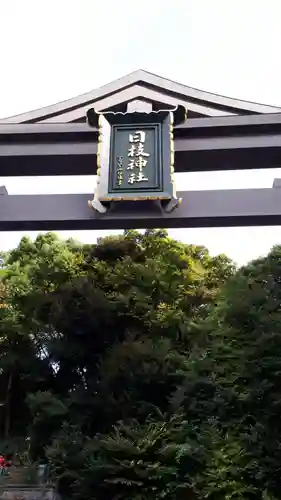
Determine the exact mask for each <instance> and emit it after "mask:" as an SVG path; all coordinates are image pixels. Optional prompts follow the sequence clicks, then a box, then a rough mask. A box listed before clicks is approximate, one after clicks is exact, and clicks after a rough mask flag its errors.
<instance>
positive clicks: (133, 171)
mask: <svg viewBox="0 0 281 500" xmlns="http://www.w3.org/2000/svg"><path fill="white" fill-rule="evenodd" d="M129 143H130V144H131V145H130V147H129V149H128V160H129V161H128V166H127V170H128V183H129V184H135V183H136V182H148V178H147V177H146V173H145V168H146V166H147V162H148V158H149V156H150V154H149V153H147V152H146V151H145V148H144V146H145V132H143V131H141V130H138V131H136V132H135V133H133V134H129Z"/></svg>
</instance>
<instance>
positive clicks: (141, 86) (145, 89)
mask: <svg viewBox="0 0 281 500" xmlns="http://www.w3.org/2000/svg"><path fill="white" fill-rule="evenodd" d="M134 100H143V101H146V102H150V103H152V107H153V109H155V110H158V109H163V107H165V109H167V108H174V107H175V106H177V105H183V106H185V108H186V109H187V111H188V118H200V117H220V116H231V115H234V116H235V115H249V114H265V113H280V112H281V108H278V107H275V106H267V105H263V104H256V103H251V102H247V101H242V100H238V99H232V98H228V97H223V96H220V95H217V94H212V93H209V92H204V91H202V90H197V89H194V88H192V87H187V86H186V85H182V84H180V83H176V82H173V81H172V80H168V79H166V78H162V77H161V76H157V75H154V74H153V73H149V72H147V71H144V70H138V71H134V72H133V73H130V74H129V75H127V76H124V77H122V78H120V79H118V80H115V81H113V82H111V83H108V84H106V85H104V86H102V87H100V88H98V89H95V90H92V91H90V92H88V93H85V94H83V95H80V96H78V97H74V98H72V99H69V100H66V101H63V102H60V103H57V104H54V105H51V106H46V107H44V108H40V109H37V110H34V111H30V112H27V113H23V114H20V115H15V116H12V117H10V118H5V119H2V120H0V123H3V124H4V123H6V124H8V123H69V122H78V123H79V122H80V123H81V122H85V121H86V113H87V111H88V109H90V108H95V109H96V110H97V111H105V110H109V109H110V110H113V111H114V110H115V111H123V112H124V111H126V106H127V103H128V102H130V101H134Z"/></svg>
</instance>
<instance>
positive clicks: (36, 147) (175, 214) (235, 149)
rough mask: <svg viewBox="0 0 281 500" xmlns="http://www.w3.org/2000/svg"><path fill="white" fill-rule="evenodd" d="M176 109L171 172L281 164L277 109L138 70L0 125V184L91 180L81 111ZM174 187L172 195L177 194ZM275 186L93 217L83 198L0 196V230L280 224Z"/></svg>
mask: <svg viewBox="0 0 281 500" xmlns="http://www.w3.org/2000/svg"><path fill="white" fill-rule="evenodd" d="M176 106H184V107H185V108H186V109H187V110H188V119H187V121H186V122H185V123H183V124H181V125H178V126H176V127H175V129H174V148H175V171H176V172H198V171H212V170H242V169H261V168H276V167H279V166H280V165H281V108H277V107H272V106H264V105H260V104H254V103H249V102H244V101H239V100H236V99H229V98H226V97H222V96H218V95H214V94H210V93H207V92H203V91H200V90H196V89H193V88H190V87H187V86H185V85H181V84H179V83H175V82H173V81H170V80H167V79H165V78H161V77H160V76H157V75H154V74H151V73H148V72H146V71H142V70H138V71H135V72H133V73H131V74H130V75H127V76H125V77H123V78H121V79H119V80H116V81H114V82H112V83H109V84H107V85H105V86H103V87H101V88H99V89H96V90H94V91H91V92H89V93H87V94H83V95H81V96H79V97H76V98H74V99H70V100H68V101H64V102H62V103H59V104H55V105H53V106H48V107H45V108H42V109H39V110H36V111H31V112H28V113H24V114H21V115H17V116H14V117H11V118H7V119H3V120H0V176H47V175H48V176H50V175H58V176H62V175H95V174H96V155H97V140H98V131H97V129H95V128H93V127H90V126H89V124H88V123H87V122H86V115H87V112H88V111H89V110H90V109H92V108H95V110H97V111H99V112H108V111H112V112H114V113H126V112H127V111H128V110H130V109H131V110H133V111H136V110H138V108H141V109H139V111H140V110H142V111H144V112H146V113H147V112H151V111H153V112H156V111H159V110H162V109H165V110H172V109H174V108H175V107H176ZM0 112H1V110H0ZM178 187H179V186H178ZM278 187H281V181H279V180H278V179H277V180H275V182H274V185H273V188H271V189H235V190H217V191H216V190H215V191H187V192H179V193H178V196H179V197H181V198H182V204H181V205H180V206H179V207H178V208H177V209H176V210H174V211H172V212H170V213H168V212H165V211H160V210H159V209H156V208H155V207H154V206H153V205H152V204H151V203H149V202H148V203H143V202H140V203H141V205H140V203H139V202H134V207H135V208H134V210H131V209H130V207H128V202H125V203H124V204H119V207H118V209H115V208H113V209H112V210H109V211H108V212H106V213H104V214H101V213H99V212H98V211H95V210H93V209H92V208H91V207H89V204H88V200H90V199H92V197H93V195H92V193H91V194H89V193H88V194H66V195H65V194H64V195H52V194H50V195H12V196H11V195H8V193H7V191H6V189H5V187H2V188H0V194H1V195H2V196H0V230H1V231H17V230H19V231H22V230H52V229H53V230H65V229H67V230H69V229H79V230H81V229H124V228H153V227H157V228H160V227H167V228H171V227H174V228H177V227H210V226H214V227H215V226H217V227H219V226H251V225H279V224H280V225H281V190H280V189H277V188H278Z"/></svg>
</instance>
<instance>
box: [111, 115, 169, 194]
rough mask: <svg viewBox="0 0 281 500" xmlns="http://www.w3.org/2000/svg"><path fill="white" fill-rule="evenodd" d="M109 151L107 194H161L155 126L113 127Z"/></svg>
mask: <svg viewBox="0 0 281 500" xmlns="http://www.w3.org/2000/svg"><path fill="white" fill-rule="evenodd" d="M110 150H111V151H110V168H109V172H110V178H109V190H110V191H112V192H118V193H121V192H128V191H129V192H136V191H141V192H146V191H154V190H156V191H161V190H162V162H161V130H160V125H159V124H151V125H149V126H147V125H143V124H137V125H135V126H118V125H117V126H113V128H112V136H111V148H110Z"/></svg>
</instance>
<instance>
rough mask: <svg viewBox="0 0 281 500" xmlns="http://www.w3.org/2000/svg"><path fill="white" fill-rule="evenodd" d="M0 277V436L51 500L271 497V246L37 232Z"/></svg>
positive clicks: (276, 432)
mask: <svg viewBox="0 0 281 500" xmlns="http://www.w3.org/2000/svg"><path fill="white" fill-rule="evenodd" d="M0 279H1V283H0V285H1V290H0V294H1V297H0V298H1V301H2V303H5V304H6V306H5V307H1V308H0V316H1V318H0V320H1V321H0V403H1V415H0V419H1V421H0V432H1V435H2V437H3V438H5V439H6V441H7V439H8V441H9V442H10V443H12V442H13V440H14V438H20V439H22V440H23V441H24V440H25V439H26V438H29V440H28V443H29V453H30V456H31V458H33V459H34V460H48V461H49V464H50V467H51V471H52V474H53V478H54V480H56V481H57V483H58V486H59V490H60V493H61V494H62V496H63V497H69V496H70V497H72V498H74V497H75V498H77V500H89V498H95V499H100V500H103V499H108V498H112V499H116V500H117V499H121V498H122V499H123V498H124V499H128V500H129V499H139V500H142V499H144V500H146V499H149V498H156V499H157V498H159V499H160V498H167V499H168V498H169V499H173V500H174V499H177V500H178V499H179V500H181V499H183V498H188V499H189V498H190V499H193V498H197V499H203V498H204V499H209V500H225V499H237V500H238V499H242V498H243V499H249V500H250V499H253V500H259V499H260V500H261V499H267V500H270V499H271V500H273V499H274V498H276V499H277V498H281V494H280V491H281V482H280V463H281V426H280V417H279V415H280V409H281V386H280V374H281V356H280V352H281V306H280V304H281V247H276V248H274V249H273V250H272V251H271V252H270V254H269V255H268V256H267V257H265V258H263V259H259V260H257V261H255V262H252V263H250V264H249V265H248V266H245V267H244V268H241V269H239V270H236V269H235V267H234V266H233V264H232V263H231V261H229V259H227V257H225V256H217V257H211V256H210V255H209V253H208V251H207V250H206V249H205V248H203V247H198V246H194V245H184V244H182V243H179V242H177V241H174V240H172V239H170V238H169V237H168V235H167V233H166V231H164V230H158V231H156V230H153V231H151V230H149V231H148V230H147V231H146V232H145V233H144V234H140V233H138V232H137V231H131V230H130V231H125V232H124V234H123V235H120V236H117V237H116V236H114V237H106V238H103V239H100V240H99V241H98V242H97V244H96V245H81V244H79V243H77V242H75V241H74V240H68V241H66V242H64V241H62V240H60V239H59V238H57V237H56V236H55V235H54V234H51V233H48V234H46V235H40V236H38V237H37V238H36V240H35V241H34V242H32V241H31V240H29V239H28V238H23V239H22V241H21V243H20V244H19V246H18V248H16V249H14V250H13V251H11V252H10V253H9V254H7V255H5V266H4V268H3V269H2V273H1V277H0Z"/></svg>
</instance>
